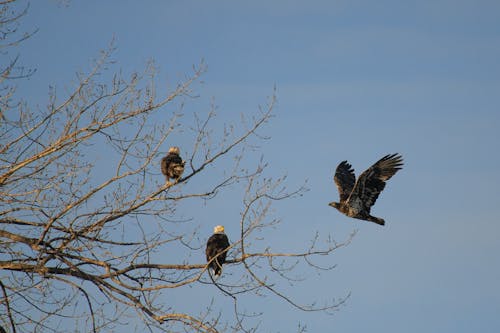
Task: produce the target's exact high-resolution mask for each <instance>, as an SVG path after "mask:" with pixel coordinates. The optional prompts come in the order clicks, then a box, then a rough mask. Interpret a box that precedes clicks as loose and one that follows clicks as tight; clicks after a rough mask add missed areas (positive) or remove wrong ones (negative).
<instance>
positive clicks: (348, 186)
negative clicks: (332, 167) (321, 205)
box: [329, 154, 403, 225]
mask: <svg viewBox="0 0 500 333" xmlns="http://www.w3.org/2000/svg"><path fill="white" fill-rule="evenodd" d="M402 167H403V157H402V156H401V155H398V154H392V155H385V156H384V157H382V158H381V159H380V160H378V161H377V162H376V163H375V164H373V165H372V166H371V167H369V168H368V169H367V170H366V171H365V172H363V173H362V174H361V175H360V176H359V177H358V180H356V177H355V176H354V169H352V166H351V165H350V164H349V163H347V161H342V162H340V164H339V165H338V166H337V170H336V171H335V176H334V177H333V180H334V181H335V184H336V185H337V189H338V190H339V195H340V202H330V203H329V205H330V206H332V207H335V208H337V209H338V210H339V211H340V212H341V213H343V214H345V215H347V216H349V217H353V218H356V219H360V220H366V221H371V222H375V223H377V224H380V225H384V224H385V221H384V219H381V218H379V217H375V216H371V215H370V208H371V207H372V206H373V205H374V204H375V201H376V200H377V198H378V196H379V194H380V192H382V190H383V189H384V187H385V182H386V181H387V180H389V179H390V178H391V177H392V176H394V174H395V173H396V172H397V171H398V170H401V169H402Z"/></svg>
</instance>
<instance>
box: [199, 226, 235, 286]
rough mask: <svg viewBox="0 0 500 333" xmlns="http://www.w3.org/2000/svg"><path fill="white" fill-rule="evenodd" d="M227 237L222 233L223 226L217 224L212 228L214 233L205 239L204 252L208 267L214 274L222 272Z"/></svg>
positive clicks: (227, 241) (227, 245)
mask: <svg viewBox="0 0 500 333" xmlns="http://www.w3.org/2000/svg"><path fill="white" fill-rule="evenodd" d="M228 247H229V239H228V238H227V236H226V234H225V233H224V227H223V226H221V225H218V226H216V227H215V228H214V234H213V235H212V236H210V238H209V239H208V241H207V249H206V250H205V254H206V256H207V262H209V263H210V264H209V267H210V268H211V269H213V270H214V275H215V276H218V275H220V274H221V272H222V265H223V264H224V263H225V262H226V255H227V250H228Z"/></svg>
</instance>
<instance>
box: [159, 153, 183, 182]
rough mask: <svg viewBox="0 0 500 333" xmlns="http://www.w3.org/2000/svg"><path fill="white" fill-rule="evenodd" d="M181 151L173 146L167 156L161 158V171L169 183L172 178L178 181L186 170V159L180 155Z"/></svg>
mask: <svg viewBox="0 0 500 333" xmlns="http://www.w3.org/2000/svg"><path fill="white" fill-rule="evenodd" d="M179 153H180V151H179V148H177V147H171V148H170V149H169V151H168V154H167V156H165V157H164V158H162V160H161V172H162V173H163V174H164V175H165V177H166V178H167V183H168V182H169V181H170V179H174V180H175V181H178V180H179V179H180V178H181V176H182V173H183V172H184V163H185V162H184V161H183V160H182V158H181V157H180V155H179Z"/></svg>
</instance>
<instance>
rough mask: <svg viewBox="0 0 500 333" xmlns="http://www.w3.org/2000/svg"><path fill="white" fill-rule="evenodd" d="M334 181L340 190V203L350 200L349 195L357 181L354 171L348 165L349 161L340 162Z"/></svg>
mask: <svg viewBox="0 0 500 333" xmlns="http://www.w3.org/2000/svg"><path fill="white" fill-rule="evenodd" d="M333 180H334V181H335V185H337V189H338V190H339V195H340V201H346V200H347V198H349V195H350V194H351V192H352V189H353V187H354V182H355V181H356V176H355V175H354V169H353V168H352V166H351V165H350V164H349V163H347V161H342V162H340V164H339V165H338V166H337V170H335V176H334V177H333Z"/></svg>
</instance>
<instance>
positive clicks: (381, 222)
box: [366, 215, 385, 225]
mask: <svg viewBox="0 0 500 333" xmlns="http://www.w3.org/2000/svg"><path fill="white" fill-rule="evenodd" d="M366 220H367V221H370V222H374V223H377V224H379V225H385V220H384V219H381V218H380V217H375V216H371V215H369V216H368V218H367V219H366Z"/></svg>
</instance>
